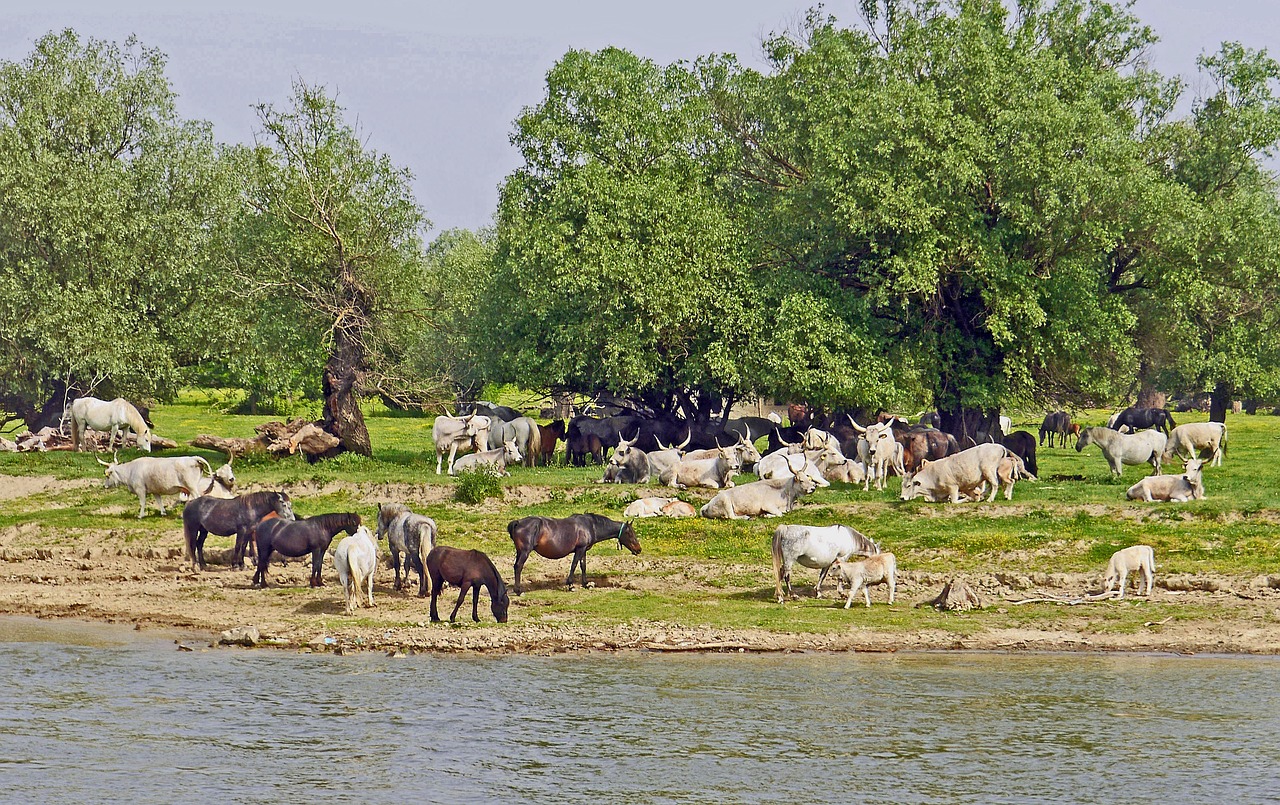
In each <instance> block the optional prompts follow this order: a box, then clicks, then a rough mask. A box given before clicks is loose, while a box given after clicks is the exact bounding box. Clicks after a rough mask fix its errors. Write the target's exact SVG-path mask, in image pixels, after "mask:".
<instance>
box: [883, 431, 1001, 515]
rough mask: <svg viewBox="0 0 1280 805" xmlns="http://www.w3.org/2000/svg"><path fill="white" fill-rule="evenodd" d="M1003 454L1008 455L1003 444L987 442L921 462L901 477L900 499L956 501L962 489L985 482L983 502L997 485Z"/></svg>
mask: <svg viewBox="0 0 1280 805" xmlns="http://www.w3.org/2000/svg"><path fill="white" fill-rule="evenodd" d="M1007 455H1012V454H1011V453H1010V452H1009V451H1008V449H1007V448H1005V447H1004V445H999V444H991V443H989V442H988V443H986V444H980V445H975V446H974V447H970V448H969V449H968V450H961V451H960V452H959V453H956V454H955V455H954V456H947V457H946V458H940V459H938V460H937V461H928V460H926V461H922V462H921V463H920V470H919V472H916V473H914V474H912V475H906V476H903V478H902V499H903V500H912V499H914V498H917V497H924V498H925V499H926V500H930V501H933V502H935V503H936V502H939V501H943V500H949V501H950V502H952V503H959V502H960V495H961V493H962V492H964V491H966V490H969V489H974V488H976V487H978V486H979V485H980V484H984V483H985V484H988V485H990V487H991V493H990V497H988V498H987V501H988V502H990V501H993V500H995V499H996V491H997V489H998V484H999V477H1000V476H999V469H1000V461H1001V460H1002V459H1004V457H1005V456H1007Z"/></svg>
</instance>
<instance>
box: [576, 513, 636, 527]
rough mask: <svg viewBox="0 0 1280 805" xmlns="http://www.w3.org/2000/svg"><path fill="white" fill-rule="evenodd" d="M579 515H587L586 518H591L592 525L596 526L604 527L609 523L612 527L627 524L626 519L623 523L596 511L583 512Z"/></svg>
mask: <svg viewBox="0 0 1280 805" xmlns="http://www.w3.org/2000/svg"><path fill="white" fill-rule="evenodd" d="M578 516H579V517H586V518H588V519H590V520H591V523H592V525H594V526H596V527H603V526H605V525H608V526H610V527H612V526H619V525H624V524H625V521H624V522H623V523H619V522H618V521H617V520H614V519H611V518H609V517H606V516H604V515H603V514H596V513H595V512H583V513H582V514H580V515H578Z"/></svg>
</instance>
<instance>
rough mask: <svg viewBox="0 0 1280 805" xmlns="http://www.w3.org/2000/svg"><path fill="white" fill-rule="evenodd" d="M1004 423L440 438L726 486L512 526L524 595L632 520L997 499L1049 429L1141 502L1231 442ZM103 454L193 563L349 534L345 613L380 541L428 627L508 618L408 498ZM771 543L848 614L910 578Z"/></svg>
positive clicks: (813, 549)
mask: <svg viewBox="0 0 1280 805" xmlns="http://www.w3.org/2000/svg"><path fill="white" fill-rule="evenodd" d="M1157 411H1158V413H1155V412H1157ZM1002 420H1003V421H1001V422H1000V429H1001V431H1002V432H1001V433H1000V434H995V435H992V436H984V437H983V440H982V442H981V443H972V440H968V444H967V445H966V446H962V444H961V442H960V441H959V440H958V439H957V438H956V437H955V436H954V435H952V434H948V433H944V432H943V431H941V430H939V429H938V427H937V426H936V425H937V419H936V414H933V415H929V414H925V415H920V416H918V421H917V422H916V423H914V424H913V423H910V422H908V421H907V419H906V418H904V417H898V416H881V417H878V419H877V421H873V422H869V423H868V424H867V425H865V426H864V425H861V424H859V423H858V421H857V419H856V418H855V417H854V416H852V415H849V414H842V415H839V416H834V417H828V418H826V419H825V420H823V421H821V422H817V421H809V422H807V423H804V424H800V425H796V424H792V425H787V426H784V425H783V423H782V421H781V419H780V418H779V417H776V416H771V417H769V418H764V417H743V418H741V419H731V420H728V421H727V422H725V423H724V424H723V426H721V427H710V426H697V425H694V424H691V423H687V422H684V421H680V420H668V419H661V418H655V417H642V416H638V415H634V414H626V415H618V416H613V417H606V418H593V417H586V416H581V417H577V418H574V419H573V420H571V421H570V422H568V424H567V425H566V424H564V423H563V422H556V423H553V424H552V425H550V426H543V425H539V424H538V423H537V422H535V421H534V420H532V419H530V418H528V417H525V416H522V415H520V414H519V412H516V411H514V410H512V409H509V408H503V407H500V406H491V405H489V406H486V405H477V406H475V407H473V408H472V409H471V410H468V411H466V412H464V413H460V414H459V415H458V416H449V415H442V416H439V417H437V418H436V420H435V422H434V423H433V428H432V436H433V439H434V441H435V449H436V455H437V465H436V472H437V473H440V472H442V471H444V469H445V466H446V465H445V462H444V456H445V454H446V453H447V454H448V462H447V471H448V472H449V473H450V474H456V473H458V472H460V471H466V470H467V469H474V468H478V467H489V468H492V469H493V470H495V471H497V472H498V473H500V474H503V475H506V474H509V472H508V470H507V467H508V466H511V465H518V464H521V463H523V464H525V465H526V466H534V465H536V464H537V463H538V462H539V461H542V462H544V463H545V462H546V461H547V460H549V458H550V457H552V456H554V454H555V444H556V442H557V441H559V440H561V439H563V440H564V441H565V448H566V449H565V455H566V458H567V460H568V462H569V463H571V464H585V463H586V462H587V461H588V460H594V461H595V462H597V463H599V464H601V465H603V475H602V477H601V478H600V479H599V481H597V483H618V484H634V485H645V484H649V483H657V484H660V485H661V486H663V487H665V488H667V489H673V490H682V489H688V488H692V487H702V488H706V489H711V490H714V494H713V496H712V497H711V498H710V500H709V501H707V502H706V503H705V504H704V505H703V506H701V508H700V509H694V507H693V506H691V505H689V504H688V503H686V502H684V501H682V500H680V499H678V498H676V497H659V496H653V497H650V496H647V495H643V493H640V492H638V493H637V494H638V496H640V495H643V496H640V497H639V499H637V500H636V501H634V502H633V503H631V504H630V505H629V506H627V507H626V509H625V510H624V511H623V512H622V515H623V517H624V520H623V521H621V522H619V521H614V520H611V519H609V518H607V517H603V516H601V515H596V514H580V515H573V516H571V517H569V518H561V519H556V518H545V517H531V518H523V519H521V520H516V521H512V522H511V523H510V525H509V527H508V531H509V532H510V534H511V537H512V540H513V542H514V544H515V548H516V552H517V560H516V570H515V575H516V586H515V593H516V594H517V595H518V594H519V592H520V568H521V566H522V565H523V564H524V562H525V560H526V559H527V558H528V556H529V555H530V554H531V553H534V552H536V553H538V554H539V555H541V556H544V557H548V558H553V559H555V558H562V557H566V556H569V555H570V554H572V555H573V557H574V559H573V564H572V565H571V568H570V573H569V578H568V579H566V584H567V585H569V586H570V587H572V584H573V575H574V570H575V568H577V567H579V566H580V567H581V581H582V584H583V585H584V586H590V585H589V583H588V582H587V580H586V559H585V552H586V550H587V549H588V548H589V547H590V546H591V545H593V544H595V543H597V542H600V541H604V540H612V539H616V540H618V543H619V546H620V547H625V548H627V549H629V550H631V551H632V552H633V553H639V552H640V545H639V541H638V539H637V538H636V535H635V531H634V528H633V526H632V524H631V518H643V517H654V516H669V517H696V516H698V515H701V516H702V517H704V518H712V519H747V518H752V517H760V516H766V517H770V516H778V515H783V514H786V513H788V512H791V511H792V510H793V509H794V508H795V506H796V501H797V500H798V499H799V498H800V497H802V496H804V495H807V494H810V493H812V492H814V490H815V489H817V488H819V487H827V486H830V484H831V483H832V482H833V481H837V482H840V483H844V484H849V485H854V486H855V487H856V485H858V484H861V485H862V489H863V491H869V490H870V489H871V487H872V486H873V485H874V486H875V488H876V489H877V490H883V489H884V488H885V483H886V479H887V478H888V477H890V476H893V475H897V476H899V477H900V478H901V493H900V497H901V499H902V500H904V501H906V500H912V499H915V498H923V499H924V500H926V501H931V502H949V503H953V504H954V503H961V502H967V501H968V502H976V501H981V500H984V499H985V500H986V501H988V502H990V501H993V500H994V499H995V497H996V495H997V493H998V492H999V491H1001V490H1003V492H1004V497H1005V498H1006V499H1007V500H1010V499H1012V497H1013V488H1014V484H1015V483H1016V482H1017V481H1019V480H1024V479H1026V480H1036V475H1035V473H1036V472H1037V466H1036V448H1037V447H1044V446H1046V440H1047V445H1048V446H1049V447H1050V448H1052V447H1054V446H1057V447H1066V446H1067V445H1068V442H1069V441H1074V446H1075V449H1076V450H1077V451H1083V449H1084V448H1085V447H1087V446H1089V445H1097V446H1098V447H1099V448H1100V449H1101V451H1102V454H1103V456H1104V458H1105V459H1106V461H1107V463H1108V466H1109V467H1110V468H1111V471H1112V472H1113V473H1114V474H1116V475H1120V474H1121V473H1122V472H1123V468H1124V466H1125V465H1135V464H1144V463H1149V464H1151V465H1152V467H1153V468H1154V470H1155V474H1153V475H1151V476H1149V477H1144V478H1143V479H1142V480H1141V481H1139V482H1138V483H1136V484H1134V485H1133V486H1132V487H1130V488H1129V489H1128V491H1127V497H1128V498H1129V499H1130V500H1142V501H1187V500H1199V499H1202V498H1203V497H1204V484H1203V479H1202V474H1201V471H1202V468H1203V466H1205V465H1206V464H1208V465H1209V466H1214V465H1219V464H1221V462H1222V456H1223V452H1224V451H1225V449H1226V445H1227V431H1226V426H1225V425H1223V424H1221V423H1214V422H1208V423H1193V424H1184V425H1180V426H1179V425H1176V424H1175V423H1174V422H1173V419H1172V417H1171V416H1169V415H1168V413H1167V412H1165V411H1163V409H1150V410H1148V409H1126V410H1125V411H1123V412H1120V413H1119V414H1117V415H1116V416H1114V417H1112V418H1111V422H1110V423H1109V426H1107V427H1087V428H1081V426H1080V425H1078V424H1076V423H1075V422H1073V421H1072V419H1071V417H1070V416H1069V415H1068V414H1067V413H1066V412H1064V411H1057V412H1053V413H1050V414H1048V415H1046V416H1045V418H1044V421H1043V424H1042V425H1041V427H1040V433H1039V439H1038V440H1037V439H1036V437H1034V436H1032V434H1030V433H1028V432H1026V431H1016V432H1012V433H1010V432H1007V431H1008V429H1009V427H1010V423H1008V421H1007V419H1005V418H1002ZM1144 428H1145V429H1144ZM765 438H767V439H768V449H767V450H766V452H765V453H764V454H763V455H762V454H761V453H760V452H759V450H758V449H757V446H756V445H757V442H758V440H760V439H765ZM1175 458H1182V459H1184V460H1185V464H1184V472H1183V473H1182V474H1180V475H1163V474H1161V469H1162V467H1163V466H1165V465H1167V464H1169V463H1171V462H1172V461H1173V460H1174V459H1175ZM99 461H100V463H101V464H103V465H104V466H106V472H105V478H106V480H105V485H106V487H107V488H111V487H116V486H123V487H125V488H127V489H129V490H130V491H131V492H132V493H134V494H136V495H137V496H138V499H139V513H138V517H143V516H145V514H146V498H147V496H148V495H153V496H155V498H156V502H157V506H158V507H159V509H160V513H161V514H162V515H163V514H164V513H165V508H164V505H163V502H162V496H165V495H180V496H183V497H184V498H189V499H191V502H190V503H188V504H187V505H186V507H185V508H184V511H183V531H184V539H185V545H186V550H187V555H188V558H189V559H190V561H191V563H192V568H193V570H196V571H199V570H203V569H204V567H205V560H204V542H205V538H206V537H207V536H208V534H210V533H213V534H217V535H220V536H231V535H235V537H236V540H235V547H234V548H233V550H232V566H233V567H240V568H242V567H243V566H244V557H245V554H246V552H248V553H249V554H250V555H251V556H254V557H255V558H256V560H257V561H256V564H257V573H256V574H255V577H254V586H266V584H267V579H266V570H267V566H268V562H269V559H270V558H271V556H272V555H273V552H275V553H277V554H281V555H285V556H305V555H307V554H310V555H311V559H312V573H311V578H310V583H311V584H312V585H313V586H322V585H323V580H322V578H321V573H320V570H321V563H322V561H323V557H324V556H325V555H326V553H327V551H328V549H329V547H330V544H331V543H332V540H333V539H334V538H335V537H336V536H337V534H338V533H341V532H343V531H346V532H347V533H348V535H349V536H348V537H347V538H346V539H344V540H343V541H342V542H341V543H339V546H338V549H337V551H336V552H335V554H334V557H335V568H336V569H337V571H338V575H339V579H340V581H341V582H342V585H343V588H344V594H345V600H346V611H347V612H353V611H354V609H355V608H356V607H358V606H360V602H361V599H362V598H364V599H365V600H367V602H368V604H369V605H372V603H373V587H372V573H373V568H372V567H371V566H370V559H369V557H370V556H371V555H373V556H374V557H376V547H377V544H378V542H379V541H380V540H381V539H383V538H384V537H385V538H386V539H387V546H388V548H389V550H390V554H391V557H392V564H393V566H394V569H395V588H396V589H397V590H400V589H403V588H404V587H405V586H407V585H408V583H409V580H410V574H411V573H414V574H416V575H417V577H418V579H417V580H418V594H419V595H420V596H426V595H427V594H428V592H430V595H431V598H432V600H431V614H432V620H433V621H434V620H438V615H437V612H436V599H437V597H438V596H439V594H440V591H441V587H442V586H443V585H444V584H445V583H450V584H454V585H455V586H458V587H459V589H460V590H461V594H460V596H459V598H458V602H457V605H456V606H455V607H454V610H453V615H452V616H451V617H450V620H453V619H454V617H456V615H457V612H458V609H459V608H460V607H461V606H462V604H463V601H464V599H465V598H466V595H467V593H468V592H470V593H471V594H472V617H473V619H476V620H478V619H479V617H478V613H477V611H476V601H477V599H478V595H479V589H480V587H482V586H483V587H485V588H486V589H487V590H488V594H489V597H490V600H491V605H492V609H493V614H494V617H495V619H496V620H498V621H499V622H505V621H506V617H507V600H508V599H507V591H506V586H505V584H504V583H503V581H502V579H501V577H500V576H499V574H498V572H497V570H496V569H495V568H494V566H493V563H492V561H490V560H489V558H488V557H487V556H485V555H484V554H482V553H480V552H478V551H461V550H459V549H455V548H451V547H449V546H444V545H441V544H439V543H438V541H437V533H438V530H437V527H436V523H435V521H433V520H432V519H431V518H430V517H427V516H425V515H422V514H419V513H415V512H412V511H410V510H408V509H407V508H406V507H404V506H403V505H400V504H383V505H381V506H380V507H379V512H378V516H377V529H376V532H375V533H373V534H370V532H369V530H368V529H367V528H365V527H364V526H363V525H362V523H361V518H360V516H359V515H358V514H355V513H353V512H344V513H331V514H321V515H316V516H314V517H309V518H296V517H295V516H294V514H293V511H292V505H291V501H290V498H289V495H288V494H287V493H285V492H254V493H250V494H240V495H238V494H236V493H235V492H234V491H233V487H234V484H235V477H234V474H233V473H232V470H231V462H230V461H228V462H227V463H226V464H225V465H223V466H222V467H219V468H218V469H217V470H213V469H212V467H211V466H210V465H209V464H208V462H206V461H205V460H204V459H203V458H201V457H199V456H179V457H165V458H160V457H150V456H147V457H142V458H137V459H134V460H133V461H129V462H126V463H120V462H118V461H117V460H113V461H111V462H110V463H108V462H104V461H101V460H99ZM744 472H750V473H753V474H755V475H756V476H757V479H758V480H755V481H751V482H749V483H741V484H739V483H736V482H735V480H734V479H735V478H736V477H737V476H739V475H740V474H741V473H744ZM535 521H536V522H535ZM371 548H372V550H371ZM773 553H774V575H775V580H776V582H777V585H778V596H777V597H778V601H779V602H782V601H783V600H785V599H784V596H783V595H782V586H783V584H784V583H785V584H786V587H787V592H788V593H790V573H791V566H792V565H793V564H795V563H799V564H801V565H803V566H805V567H811V568H815V569H818V570H819V571H820V576H819V582H818V587H817V589H816V591H815V593H816V594H817V595H821V584H822V580H823V578H825V577H826V576H827V575H829V574H830V575H832V576H833V577H834V578H835V579H836V582H837V590H838V591H839V590H840V589H841V588H843V587H844V586H846V585H847V586H848V588H849V592H848V597H847V600H846V602H845V607H846V608H847V607H848V606H849V605H850V604H852V602H853V600H854V596H855V594H856V593H857V592H858V591H859V590H861V591H862V593H863V597H864V600H865V602H866V605H867V606H870V605H871V601H870V595H869V593H868V592H867V588H868V587H869V586H872V585H876V584H883V585H885V586H887V587H888V597H889V602H890V603H892V602H893V597H894V588H895V584H896V582H895V578H896V574H897V562H896V559H895V557H894V555H893V554H892V553H888V552H882V551H881V549H880V547H879V546H878V545H877V544H876V543H875V542H873V541H872V540H870V539H868V538H866V537H865V536H864V535H861V534H858V533H857V532H856V531H854V530H853V529H850V528H848V527H846V526H800V525H788V526H780V527H779V528H778V529H776V530H775V533H774V536H773ZM433 555H434V558H433ZM402 557H403V561H402ZM373 567H376V558H375V560H374V565H373ZM1154 567H1155V563H1154V555H1153V552H1152V550H1151V548H1149V547H1147V546H1134V547H1132V548H1127V549H1124V550H1122V551H1119V552H1117V553H1116V555H1115V556H1114V557H1112V560H1111V563H1110V564H1109V566H1108V568H1107V572H1106V575H1105V577H1104V584H1105V587H1106V591H1104V592H1105V593H1106V594H1111V592H1114V589H1115V588H1116V587H1117V586H1118V587H1119V593H1120V596H1123V594H1124V588H1125V585H1126V579H1127V576H1128V575H1129V573H1137V574H1138V576H1136V578H1138V579H1139V581H1140V582H1141V583H1142V584H1145V587H1146V590H1147V592H1148V593H1149V592H1150V589H1151V578H1152V575H1153V573H1154Z"/></svg>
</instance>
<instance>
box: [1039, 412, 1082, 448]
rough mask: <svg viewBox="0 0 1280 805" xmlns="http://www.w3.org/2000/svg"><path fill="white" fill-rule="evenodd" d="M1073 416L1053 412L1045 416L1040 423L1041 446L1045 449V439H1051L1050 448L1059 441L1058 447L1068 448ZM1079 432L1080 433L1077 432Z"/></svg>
mask: <svg viewBox="0 0 1280 805" xmlns="http://www.w3.org/2000/svg"><path fill="white" fill-rule="evenodd" d="M1071 424H1072V423H1071V415H1070V414H1068V413H1067V412H1066V411H1053V412H1052V413H1048V414H1045V415H1044V421H1043V422H1041V423H1040V446H1041V447H1044V440H1045V437H1046V436H1047V437H1049V446H1050V447H1053V443H1054V440H1055V439H1057V441H1058V447H1066V446H1067V434H1068V433H1070V432H1071ZM1077 432H1078V431H1077Z"/></svg>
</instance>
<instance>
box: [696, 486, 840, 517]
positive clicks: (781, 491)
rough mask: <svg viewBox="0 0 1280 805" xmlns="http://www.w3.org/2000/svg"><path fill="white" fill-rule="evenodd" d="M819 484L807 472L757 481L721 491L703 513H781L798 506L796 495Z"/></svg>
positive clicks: (759, 514) (721, 515) (705, 507)
mask: <svg viewBox="0 0 1280 805" xmlns="http://www.w3.org/2000/svg"><path fill="white" fill-rule="evenodd" d="M817 488H818V485H817V484H816V483H814V481H813V479H812V478H809V477H808V476H805V475H801V476H798V477H795V476H793V477H791V478H771V479H769V480H766V481H753V482H751V483H749V484H743V485H742V486H738V487H734V488H732V489H726V490H724V491H722V492H717V493H716V496H715V497H713V498H711V500H710V501H708V502H707V503H706V505H704V506H703V507H702V508H701V509H700V510H699V511H700V513H701V514H702V516H703V517H708V518H713V519H721V520H746V519H747V518H749V517H759V516H761V515H763V516H765V517H778V516H780V515H783V514H786V513H787V512H789V511H791V510H792V509H793V508H795V504H796V498H798V497H800V496H801V495H808V494H811V493H812V492H813V490H815V489H817Z"/></svg>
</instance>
